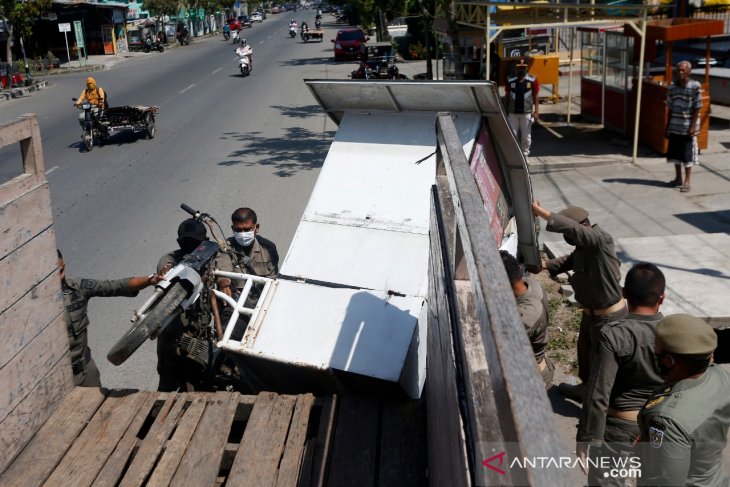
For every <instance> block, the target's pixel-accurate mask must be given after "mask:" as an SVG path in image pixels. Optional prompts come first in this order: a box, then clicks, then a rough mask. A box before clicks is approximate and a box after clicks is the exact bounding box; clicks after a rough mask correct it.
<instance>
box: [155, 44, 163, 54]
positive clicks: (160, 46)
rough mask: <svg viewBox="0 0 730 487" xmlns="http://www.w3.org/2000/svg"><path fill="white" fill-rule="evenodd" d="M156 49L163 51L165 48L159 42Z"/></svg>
mask: <svg viewBox="0 0 730 487" xmlns="http://www.w3.org/2000/svg"><path fill="white" fill-rule="evenodd" d="M157 50H158V51H160V52H165V48H164V47H163V46H162V44H160V45H159V46H157Z"/></svg>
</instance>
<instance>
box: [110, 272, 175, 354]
mask: <svg viewBox="0 0 730 487" xmlns="http://www.w3.org/2000/svg"><path fill="white" fill-rule="evenodd" d="M186 296H187V292H186V291H185V288H184V287H183V286H182V284H180V283H179V282H176V283H175V284H173V285H172V286H170V287H169V288H168V289H167V291H165V293H164V294H163V295H162V297H161V298H160V299H159V300H158V301H157V302H156V303H155V304H153V305H152V309H150V311H149V313H147V316H145V317H144V318H142V319H141V320H139V321H138V322H137V323H135V324H134V325H133V326H132V328H130V329H129V330H128V331H127V333H125V335H124V336H123V337H122V338H120V339H119V340H118V341H117V343H115V344H114V346H113V347H112V348H111V350H109V353H108V354H107V355H106V358H107V360H109V362H111V363H112V364H114V365H121V364H123V363H124V362H125V361H126V360H127V359H128V358H129V357H131V356H132V354H133V353H134V352H136V351H137V349H138V348H139V347H141V346H142V344H144V342H145V341H147V339H148V338H150V337H152V336H155V335H156V334H157V333H158V332H159V331H160V330H162V329H163V328H164V327H165V326H167V325H168V324H170V322H171V321H172V320H174V319H175V318H176V317H177V315H178V314H180V312H181V311H182V310H181V309H180V304H181V303H182V302H183V301H184V300H185V297H186Z"/></svg>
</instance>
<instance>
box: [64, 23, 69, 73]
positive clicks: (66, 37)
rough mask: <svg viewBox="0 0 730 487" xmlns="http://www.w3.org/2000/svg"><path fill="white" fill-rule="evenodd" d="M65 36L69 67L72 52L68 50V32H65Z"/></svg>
mask: <svg viewBox="0 0 730 487" xmlns="http://www.w3.org/2000/svg"><path fill="white" fill-rule="evenodd" d="M63 38H64V39H66V58H67V59H68V67H69V68H70V67H71V53H70V52H69V50H68V32H66V31H64V32H63Z"/></svg>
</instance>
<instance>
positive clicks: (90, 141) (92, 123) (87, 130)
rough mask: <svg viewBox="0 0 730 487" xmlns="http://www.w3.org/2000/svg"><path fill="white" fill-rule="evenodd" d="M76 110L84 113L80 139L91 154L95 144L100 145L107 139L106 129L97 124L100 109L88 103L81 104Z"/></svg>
mask: <svg viewBox="0 0 730 487" xmlns="http://www.w3.org/2000/svg"><path fill="white" fill-rule="evenodd" d="M71 100H73V101H74V102H75V101H77V98H71ZM74 106H76V105H74ZM76 108H79V109H81V110H83V111H84V120H83V122H82V123H81V128H82V130H83V133H82V134H81V139H82V140H83V141H84V146H85V147H86V150H87V151H89V152H91V150H92V149H93V148H94V144H95V143H99V144H100V143H101V142H103V141H104V140H106V139H107V138H109V133H108V132H107V130H106V128H105V127H104V126H103V125H101V124H100V123H99V118H100V116H101V110H102V108H101V107H99V106H98V105H93V104H91V103H89V102H88V101H85V102H83V103H82V104H81V106H80V107H76Z"/></svg>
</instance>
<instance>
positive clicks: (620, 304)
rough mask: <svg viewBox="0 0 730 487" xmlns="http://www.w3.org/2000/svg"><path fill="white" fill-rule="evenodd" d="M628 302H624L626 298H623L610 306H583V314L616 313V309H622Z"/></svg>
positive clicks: (601, 314) (602, 314) (600, 314)
mask: <svg viewBox="0 0 730 487" xmlns="http://www.w3.org/2000/svg"><path fill="white" fill-rule="evenodd" d="M625 305H626V303H625V302H624V298H621V299H619V300H618V302H617V303H616V304H614V305H611V306H609V307H608V308H596V309H591V308H583V314H586V315H590V316H605V315H610V314H611V313H615V312H616V311H619V310H621V309H622V308H623V307H624V306H625Z"/></svg>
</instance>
